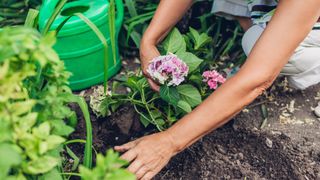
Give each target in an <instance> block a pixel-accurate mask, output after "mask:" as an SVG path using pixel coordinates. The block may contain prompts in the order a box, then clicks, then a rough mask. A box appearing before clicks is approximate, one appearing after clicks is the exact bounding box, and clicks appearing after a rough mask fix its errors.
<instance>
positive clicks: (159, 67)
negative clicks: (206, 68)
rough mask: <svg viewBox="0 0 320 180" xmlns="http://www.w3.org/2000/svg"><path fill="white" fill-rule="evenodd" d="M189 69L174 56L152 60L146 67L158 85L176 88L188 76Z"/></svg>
mask: <svg viewBox="0 0 320 180" xmlns="http://www.w3.org/2000/svg"><path fill="white" fill-rule="evenodd" d="M188 71H189V68H188V66H187V65H186V63H184V62H183V61H182V60H181V59H179V58H178V57H177V56H176V55H174V54H169V55H166V56H159V57H156V58H154V59H153V60H152V61H151V63H150V64H149V66H148V69H147V72H148V73H149V74H150V76H151V77H152V78H153V79H154V80H156V81H157V82H159V83H160V84H167V85H168V86H172V85H173V86H178V85H179V84H181V83H182V82H183V81H184V80H185V77H186V76H187V75H188Z"/></svg>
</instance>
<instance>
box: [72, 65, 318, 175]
mask: <svg viewBox="0 0 320 180" xmlns="http://www.w3.org/2000/svg"><path fill="white" fill-rule="evenodd" d="M124 64H125V68H126V69H130V70H133V69H135V67H137V66H138V64H135V63H134V61H133V60H132V61H131V60H130V61H125V63H124ZM319 87H320V86H319V85H318V86H315V87H312V88H309V89H307V90H306V91H292V90H290V89H288V87H287V86H286V83H285V81H284V80H279V81H278V82H277V83H276V85H274V86H273V87H272V88H270V89H269V90H268V91H267V92H266V93H265V95H263V96H261V97H260V98H259V99H257V100H256V101H255V102H253V103H252V104H251V105H249V106H248V107H247V109H245V110H244V111H243V112H242V113H240V114H239V115H238V116H236V117H235V118H234V120H232V121H231V122H230V123H228V124H227V125H225V126H223V127H221V128H220V129H218V130H216V131H214V132H212V133H211V134H209V135H207V136H206V137H204V138H203V139H201V140H200V141H199V142H197V143H196V144H194V145H192V146H191V147H190V148H188V149H186V150H185V151H183V152H182V153H180V154H178V155H177V156H176V157H174V158H173V159H172V160H171V161H170V163H169V164H168V165H167V167H166V168H165V169H163V170H162V171H161V172H160V174H159V175H158V176H157V177H156V178H155V179H217V178H221V179H244V178H249V179H319V178H320V133H319V128H320V121H319V119H317V118H316V117H315V116H314V115H313V112H312V109H311V107H314V106H315V105H316V104H317V100H318V98H319V97H318V96H319V94H318V89H319ZM94 88H95V87H93V88H91V89H88V90H85V91H83V92H81V94H82V95H83V96H84V97H85V98H86V100H87V101H89V99H90V98H89V96H90V95H91V94H92V93H93V89H94ZM292 104H293V105H292ZM261 105H263V106H265V107H266V108H267V111H268V117H267V121H266V123H264V124H265V125H264V127H263V128H262V129H261V124H262V123H263V119H264V117H263V115H262V113H261ZM292 108H293V109H292ZM79 114H80V112H79ZM91 118H92V124H93V138H94V148H95V150H96V151H98V152H105V151H106V150H107V149H108V148H112V147H113V146H114V145H120V144H123V143H125V142H128V141H130V140H133V139H135V138H138V137H141V136H143V135H146V134H150V133H152V132H153V129H152V128H150V129H144V128H143V126H142V125H141V124H140V122H139V116H137V114H135V111H134V109H133V108H132V107H131V106H130V104H128V105H126V106H124V107H121V108H120V109H119V110H118V111H117V112H116V113H114V114H112V115H111V116H110V117H108V118H97V117H96V116H95V115H93V113H92V115H91ZM84 127H85V124H84V121H83V120H82V119H81V120H80V121H79V125H78V127H77V129H76V131H75V132H74V133H73V134H72V135H71V139H77V138H80V139H84V138H85V131H84V129H85V128H84ZM71 148H72V150H74V152H76V154H78V155H79V157H81V155H82V152H83V147H81V146H79V145H76V146H72V147H71Z"/></svg>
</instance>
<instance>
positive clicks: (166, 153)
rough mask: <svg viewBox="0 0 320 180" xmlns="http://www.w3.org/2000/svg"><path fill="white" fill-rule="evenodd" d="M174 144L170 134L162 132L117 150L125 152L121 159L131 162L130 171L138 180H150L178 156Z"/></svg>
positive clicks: (118, 147)
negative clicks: (172, 158)
mask: <svg viewBox="0 0 320 180" xmlns="http://www.w3.org/2000/svg"><path fill="white" fill-rule="evenodd" d="M173 142H174V141H173V140H172V138H171V136H170V135H169V134H168V133H166V132H161V133H156V134H152V135H149V136H145V137H142V138H140V139H137V140H135V141H132V142H129V143H127V144H124V145H122V146H116V147H115V150H116V151H118V152H125V153H124V154H123V155H122V156H121V158H122V159H124V160H127V161H129V162H131V164H130V166H129V167H128V170H129V171H130V172H132V173H134V174H135V175H136V177H137V179H142V180H150V179H151V178H152V177H153V176H155V175H156V174H157V173H158V172H160V170H161V169H162V168H163V167H164V166H165V165H166V164H167V163H168V162H169V160H170V159H171V157H172V156H174V155H175V154H177V152H178V149H177V148H176V147H175V145H174V143H173Z"/></svg>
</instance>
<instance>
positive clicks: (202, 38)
mask: <svg viewBox="0 0 320 180" xmlns="http://www.w3.org/2000/svg"><path fill="white" fill-rule="evenodd" d="M190 33H191V35H192V38H193V40H194V46H195V47H194V49H195V50H198V49H200V48H201V47H203V46H205V45H207V44H208V43H210V42H211V41H212V38H211V37H210V36H208V35H207V34H206V33H202V34H201V35H200V34H199V33H198V31H197V30H195V29H193V28H191V27H190Z"/></svg>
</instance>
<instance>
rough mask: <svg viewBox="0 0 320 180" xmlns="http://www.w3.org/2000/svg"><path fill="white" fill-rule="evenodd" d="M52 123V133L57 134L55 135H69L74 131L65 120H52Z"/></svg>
mask: <svg viewBox="0 0 320 180" xmlns="http://www.w3.org/2000/svg"><path fill="white" fill-rule="evenodd" d="M51 125H52V134H55V135H59V136H68V135H70V134H71V133H72V132H73V131H74V128H72V127H71V126H68V125H66V124H65V122H64V121H62V120H54V121H51Z"/></svg>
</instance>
